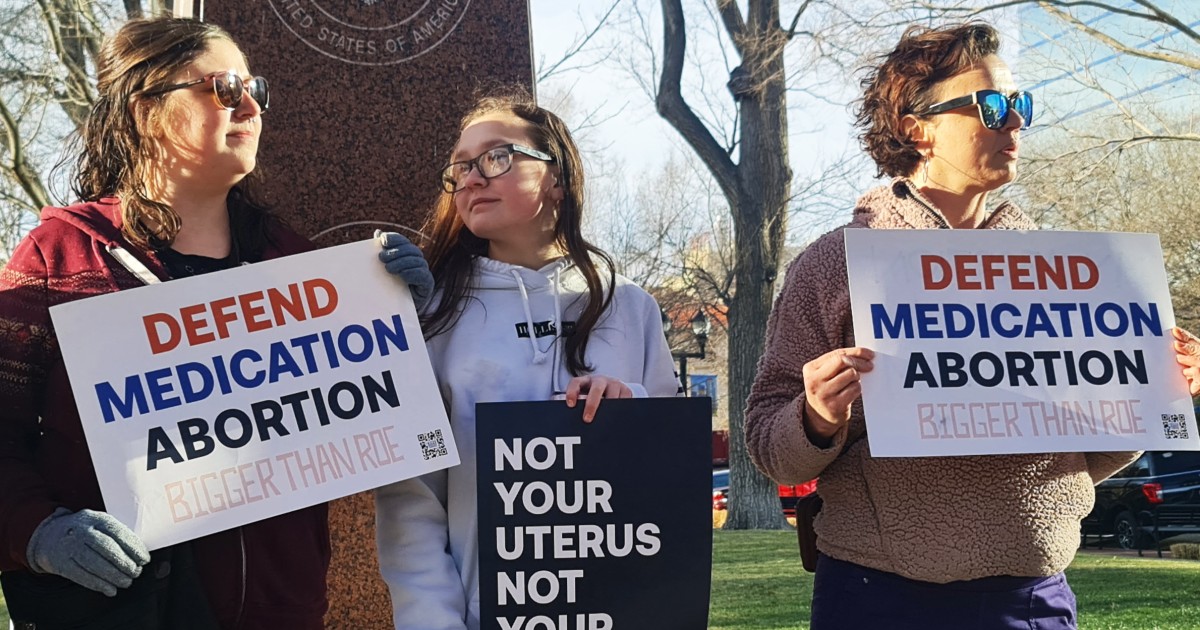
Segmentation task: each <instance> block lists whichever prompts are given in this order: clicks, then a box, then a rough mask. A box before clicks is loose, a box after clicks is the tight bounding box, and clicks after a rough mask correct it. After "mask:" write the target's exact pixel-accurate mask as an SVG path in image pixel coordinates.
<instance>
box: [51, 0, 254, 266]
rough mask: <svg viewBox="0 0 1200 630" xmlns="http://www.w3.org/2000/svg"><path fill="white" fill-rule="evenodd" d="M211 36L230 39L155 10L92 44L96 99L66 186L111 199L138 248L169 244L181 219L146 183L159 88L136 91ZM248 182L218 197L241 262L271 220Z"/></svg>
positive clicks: (154, 149) (182, 63)
mask: <svg viewBox="0 0 1200 630" xmlns="http://www.w3.org/2000/svg"><path fill="white" fill-rule="evenodd" d="M216 40H226V41H229V42H233V38H232V37H231V36H230V35H229V33H228V32H226V31H225V30H224V29H222V28H221V27H219V26H216V25H213V24H208V23H205V22H201V21H199V20H194V19H188V18H175V17H166V16H162V17H150V18H140V19H134V20H130V21H128V22H126V23H125V24H124V25H122V26H121V28H120V29H118V30H117V32H115V33H113V34H112V35H111V36H110V37H108V38H107V39H106V40H105V41H104V44H103V45H102V46H101V48H100V54H99V56H98V57H97V60H96V74H97V81H96V91H97V98H96V102H95V104H94V105H93V106H92V110H91V112H90V113H89V114H88V118H87V120H86V121H85V123H84V125H83V128H82V129H81V130H80V131H79V134H78V138H77V143H78V145H79V146H80V148H81V151H80V153H79V155H78V157H77V158H76V159H75V165H74V166H75V167H74V171H73V179H74V182H73V186H72V189H73V192H74V193H75V194H76V195H78V196H79V198H80V199H82V200H84V201H95V200H97V199H100V198H102V197H107V196H110V195H116V196H117V197H119V198H120V199H121V213H122V226H121V232H122V234H123V235H124V236H125V238H126V239H128V240H129V242H131V243H133V244H135V245H138V246H140V247H154V248H161V247H167V246H170V244H171V243H172V242H173V241H174V240H175V236H176V235H177V234H178V233H179V229H180V227H181V225H182V223H181V221H180V219H179V215H178V214H176V213H175V211H174V210H172V209H171V207H170V206H169V205H167V204H165V203H162V202H161V201H158V200H156V199H154V198H153V196H152V195H151V194H150V192H149V190H148V188H147V183H148V182H150V181H151V180H152V178H153V177H154V173H153V168H154V166H155V165H156V164H157V163H158V162H159V161H160V160H161V147H160V145H159V143H158V141H157V140H156V139H155V138H154V137H153V134H151V133H149V130H151V129H154V128H157V127H158V126H161V124H162V122H161V119H162V118H163V117H164V116H167V115H169V112H167V111H166V109H165V107H164V106H163V101H164V100H165V98H166V95H165V94H164V95H159V96H144V95H143V94H144V93H145V92H146V91H147V90H148V89H151V88H154V87H159V86H161V85H163V84H166V83H168V82H169V81H170V80H171V79H172V77H174V76H176V75H177V74H178V73H179V72H181V71H182V70H183V69H184V68H186V67H187V66H188V64H190V63H191V62H192V61H194V60H195V59H196V58H197V57H199V56H200V55H202V54H204V53H205V52H206V51H207V50H208V47H209V45H210V43H211V42H213V41H216ZM250 186H251V181H250V180H249V178H244V179H243V180H242V181H240V182H238V184H236V185H235V186H234V187H233V188H232V189H231V190H230V191H229V194H228V197H227V200H226V203H227V205H228V208H229V218H230V227H231V230H232V233H233V238H234V246H235V247H236V248H237V250H236V251H238V252H239V255H241V256H242V257H243V258H244V259H246V260H252V259H254V258H255V257H256V256H257V255H259V254H260V253H261V250H262V249H263V248H264V246H265V244H266V241H267V239H268V237H267V234H268V224H269V222H271V221H273V220H274V219H273V218H272V217H270V215H269V214H268V212H267V210H266V207H265V206H264V204H262V202H260V201H259V200H258V199H257V198H256V195H255V194H254V193H253V192H252V190H251V188H250Z"/></svg>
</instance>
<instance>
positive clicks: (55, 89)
mask: <svg viewBox="0 0 1200 630" xmlns="http://www.w3.org/2000/svg"><path fill="white" fill-rule="evenodd" d="M169 8H170V3H163V2H156V1H153V0H152V1H151V2H149V3H147V5H146V6H145V7H143V4H142V3H141V2H138V1H136V0H124V2H122V3H118V2H116V1H115V0H105V1H97V0H36V1H31V2H25V3H7V4H4V5H0V260H2V259H4V258H7V254H8V252H9V251H11V249H12V246H13V245H14V244H15V243H16V241H17V240H19V238H20V237H21V236H22V235H23V234H24V233H25V232H26V231H28V229H29V228H30V227H32V225H33V224H34V223H35V222H36V220H37V214H38V212H39V211H40V209H41V208H42V207H43V206H46V205H50V204H52V203H56V202H63V201H66V199H64V198H63V197H64V196H63V195H62V194H59V195H55V192H56V190H58V191H61V190H62V189H63V188H64V186H63V182H62V181H61V180H55V179H54V177H55V175H54V173H53V166H54V164H55V163H57V162H58V161H59V160H60V159H61V156H62V149H63V141H64V139H66V138H67V137H69V136H70V135H71V134H72V133H73V132H74V131H75V130H76V129H78V128H79V127H80V125H82V124H83V121H84V120H85V119H86V117H87V114H88V112H89V111H90V109H91V106H92V103H93V102H94V101H95V98H96V93H95V78H94V76H93V75H94V73H95V60H96V56H97V54H98V53H99V50H100V42H101V40H102V39H103V36H104V33H105V32H106V31H108V30H111V28H113V27H114V26H115V25H116V24H117V23H118V22H120V21H121V20H123V19H126V18H128V17H135V16H139V15H143V14H144V13H145V12H146V11H147V10H148V11H151V12H157V11H163V10H169Z"/></svg>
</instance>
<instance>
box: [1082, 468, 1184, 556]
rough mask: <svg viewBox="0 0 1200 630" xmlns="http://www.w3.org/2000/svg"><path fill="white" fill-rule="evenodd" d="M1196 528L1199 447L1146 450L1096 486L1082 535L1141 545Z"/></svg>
mask: <svg viewBox="0 0 1200 630" xmlns="http://www.w3.org/2000/svg"><path fill="white" fill-rule="evenodd" d="M1194 532H1200V451H1151V452H1146V453H1144V454H1143V455H1142V456H1141V457H1139V458H1138V459H1137V461H1135V462H1133V463H1132V464H1130V465H1129V466H1128V467H1126V468H1125V469H1124V470H1122V471H1120V472H1118V473H1117V474H1115V475H1113V476H1112V477H1111V478H1109V479H1106V480H1104V481H1102V482H1100V485H1098V486H1096V506H1095V507H1094V508H1092V512H1091V514H1088V515H1087V516H1086V517H1085V518H1084V519H1083V536H1084V538H1083V540H1084V543H1085V544H1086V543H1087V537H1088V536H1090V535H1097V536H1100V539H1101V541H1103V540H1104V538H1105V537H1106V536H1112V537H1113V539H1114V540H1115V541H1116V543H1117V544H1118V545H1120V546H1121V548H1123V549H1144V548H1148V547H1152V546H1154V545H1155V544H1156V543H1157V542H1158V541H1159V540H1161V539H1163V538H1166V537H1168V536H1174V535H1176V534H1184V533H1194Z"/></svg>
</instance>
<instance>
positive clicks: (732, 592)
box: [709, 531, 1200, 630]
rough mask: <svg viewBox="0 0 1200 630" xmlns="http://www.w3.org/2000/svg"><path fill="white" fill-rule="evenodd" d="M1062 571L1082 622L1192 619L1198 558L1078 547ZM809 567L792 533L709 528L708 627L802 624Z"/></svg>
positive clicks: (742, 629)
mask: <svg viewBox="0 0 1200 630" xmlns="http://www.w3.org/2000/svg"><path fill="white" fill-rule="evenodd" d="M1067 579H1068V580H1069V581H1070V583H1071V588H1072V589H1073V590H1074V591H1075V596H1076V598H1077V599H1078V600H1079V627H1080V628H1084V629H1086V630H1194V629H1195V628H1197V627H1198V625H1200V623H1198V622H1197V620H1198V619H1200V562H1195V561H1190V560H1158V559H1152V558H1128V557H1116V556H1113V555H1111V554H1109V555H1105V554H1102V553H1096V552H1089V553H1081V554H1079V555H1078V556H1077V557H1076V558H1075V561H1074V562H1073V563H1071V566H1070V568H1068V569H1067ZM811 598H812V574H811V573H805V572H804V570H803V569H802V568H801V567H800V552H799V551H798V549H797V547H796V534H795V533H794V532H791V531H786V532H726V531H714V532H713V590H712V605H711V607H710V613H709V628H712V629H720V630H767V629H775V628H780V629H782V628H787V629H792V628H798V629H799V628H803V629H807V628H808V613H809V602H810V600H811Z"/></svg>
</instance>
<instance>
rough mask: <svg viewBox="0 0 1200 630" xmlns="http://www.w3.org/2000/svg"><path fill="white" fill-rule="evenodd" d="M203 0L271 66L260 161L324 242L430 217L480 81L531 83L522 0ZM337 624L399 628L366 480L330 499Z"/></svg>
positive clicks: (307, 231)
mask: <svg viewBox="0 0 1200 630" xmlns="http://www.w3.org/2000/svg"><path fill="white" fill-rule="evenodd" d="M196 8H197V14H198V15H200V16H201V17H202V18H203V19H204V20H206V21H208V22H212V23H215V24H218V25H220V26H222V27H224V28H225V29H227V30H228V31H229V32H230V33H232V34H233V36H234V39H236V40H237V42H238V43H239V44H240V45H241V46H242V49H243V50H244V51H245V52H246V54H247V56H248V57H249V62H250V70H251V71H252V72H253V73H255V74H256V75H262V76H264V77H266V78H267V80H268V82H269V83H270V89H271V103H270V111H268V112H267V113H266V114H265V115H264V117H263V119H264V120H263V136H262V141H261V144H260V147H259V169H260V173H261V174H262V175H263V177H264V184H265V185H264V186H263V191H264V192H265V193H266V194H265V197H266V198H267V200H268V201H269V202H270V204H271V206H272V207H273V208H274V209H275V211H276V212H277V213H278V214H279V215H281V216H282V217H283V218H285V219H286V220H287V221H288V223H290V224H291V225H292V227H293V228H295V229H296V230H297V231H299V232H300V233H301V234H304V235H306V236H308V237H309V238H311V239H312V240H313V241H314V242H316V243H317V244H318V245H319V246H323V247H324V246H330V245H338V244H341V243H346V242H350V241H354V240H360V239H363V238H368V237H370V236H371V234H372V233H373V231H374V230H375V229H377V228H378V229H385V230H387V229H390V230H396V231H400V232H402V233H406V234H407V235H408V236H409V238H411V239H413V240H414V241H415V242H419V241H420V236H419V235H417V234H416V232H415V230H416V229H417V228H419V227H420V226H421V224H422V223H423V222H424V220H425V217H426V215H427V213H428V212H429V210H430V208H431V207H432V203H433V201H434V199H435V198H436V196H437V193H438V190H439V188H438V183H437V173H438V171H439V170H440V168H441V167H442V166H443V165H444V164H445V162H446V160H447V158H448V156H449V154H450V149H451V147H452V146H453V144H454V141H455V139H456V132H457V126H458V120H459V118H460V117H461V116H462V114H463V113H464V112H465V111H466V109H467V107H468V106H469V105H470V100H471V96H472V94H473V91H474V90H475V89H476V87H477V86H478V85H479V84H480V83H481V82H484V81H487V82H507V83H518V84H523V85H526V86H530V87H532V84H533V64H532V53H531V42H530V34H529V8H528V4H527V0H486V1H484V0H342V1H340V2H334V1H330V0H212V1H210V2H204V3H202V4H201V5H200V6H198V7H196ZM329 518H330V533H331V539H332V545H333V560H332V566H331V567H330V572H329V603H330V609H329V614H328V615H327V616H326V626H327V627H328V628H331V629H338V628H347V629H350V628H354V629H361V628H366V629H376V628H391V627H392V625H391V623H392V622H391V605H390V601H389V598H388V594H387V588H386V587H385V586H384V584H383V582H382V580H381V579H380V577H379V569H378V565H377V563H376V559H375V529H374V520H375V508H374V503H373V501H372V498H371V495H370V493H365V494H361V495H356V496H352V497H347V498H345V499H341V500H339V501H335V502H333V503H331V504H330V517H329Z"/></svg>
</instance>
